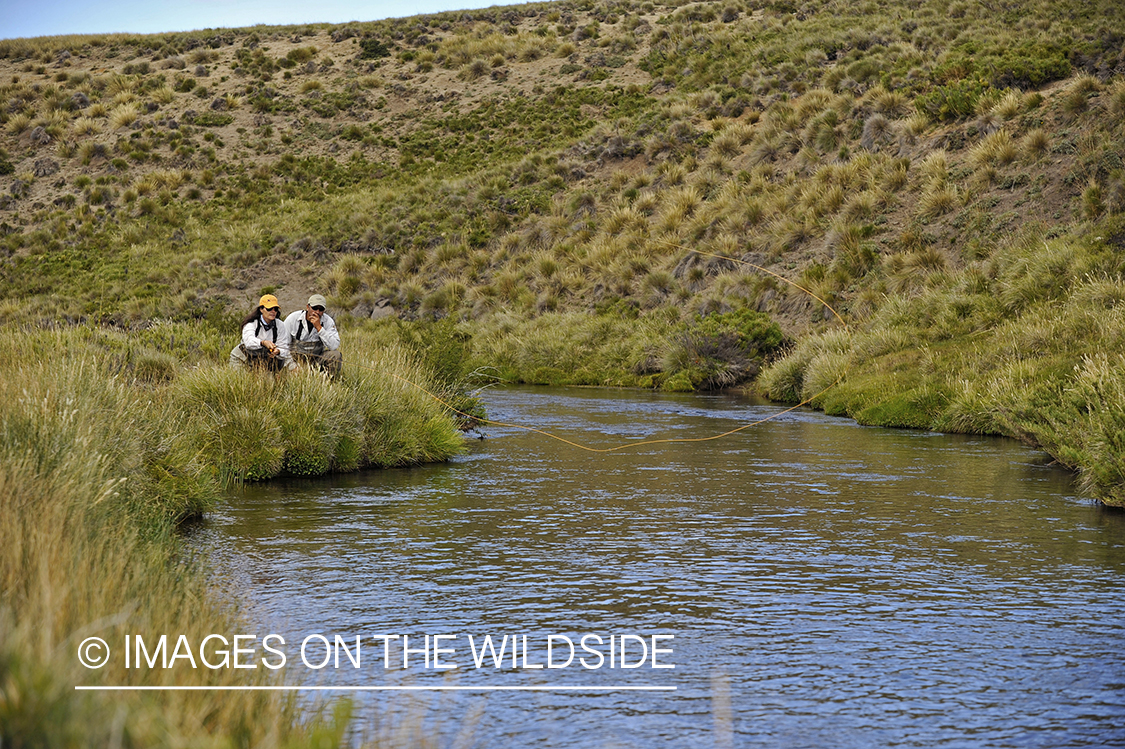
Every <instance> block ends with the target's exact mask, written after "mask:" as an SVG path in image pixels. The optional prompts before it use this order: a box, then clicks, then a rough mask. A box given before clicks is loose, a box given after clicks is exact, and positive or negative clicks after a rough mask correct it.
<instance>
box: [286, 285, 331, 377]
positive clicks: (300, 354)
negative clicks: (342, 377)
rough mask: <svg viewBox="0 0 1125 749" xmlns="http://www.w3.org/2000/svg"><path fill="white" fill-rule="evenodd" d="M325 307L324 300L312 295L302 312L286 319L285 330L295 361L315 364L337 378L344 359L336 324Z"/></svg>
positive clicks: (326, 303)
mask: <svg viewBox="0 0 1125 749" xmlns="http://www.w3.org/2000/svg"><path fill="white" fill-rule="evenodd" d="M327 306H328V301H327V300H326V299H325V298H324V297H322V296H321V295H320V294H313V295H312V296H310V297H309V303H308V304H306V305H305V308H304V309H301V310H297V311H296V312H293V313H292V314H290V315H289V317H287V318H285V328H286V330H288V331H289V335H291V336H292V341H291V342H290V344H289V351H290V353H292V355H293V358H294V360H296V361H298V362H304V363H309V364H315V365H317V366H319V367H320V368H321V369H323V370H324V371H326V372H328V374H329V376H331V377H336V376H337V375H339V374H340V370H341V368H343V366H344V359H343V357H342V356H341V355H340V332H339V331H338V330H336V321H335V320H333V319H332V318H331V317H329V316H328V313H327V312H325V311H324V308H325V307H327Z"/></svg>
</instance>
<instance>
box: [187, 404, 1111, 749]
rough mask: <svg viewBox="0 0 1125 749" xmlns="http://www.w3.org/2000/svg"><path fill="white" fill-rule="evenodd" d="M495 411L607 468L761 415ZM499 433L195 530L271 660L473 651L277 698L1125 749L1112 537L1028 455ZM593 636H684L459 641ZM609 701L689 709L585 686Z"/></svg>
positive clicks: (623, 726) (569, 730) (499, 740)
mask: <svg viewBox="0 0 1125 749" xmlns="http://www.w3.org/2000/svg"><path fill="white" fill-rule="evenodd" d="M486 400H487V402H488V406H489V411H490V416H492V417H493V418H496V419H500V420H504V421H511V422H517V423H522V424H528V425H534V426H536V427H540V428H543V429H548V430H551V431H554V432H558V433H560V434H563V435H566V436H567V437H570V438H572V439H576V440H578V441H582V442H585V443H588V444H591V445H595V446H603V447H605V446H612V445H615V444H620V443H621V442H622V441H624V440H626V439H631V438H650V437H678V438H689V437H701V436H706V435H709V434H714V433H716V432H720V431H723V430H725V429H729V428H731V427H733V426H737V425H739V424H741V423H745V422H749V421H753V420H755V419H757V418H761V417H762V416H765V415H767V414H769V413H772V412H774V411H775V410H777V407H776V406H773V405H769V404H762V403H758V402H755V401H751V400H747V399H742V398H738V397H734V396H667V395H659V394H652V393H646V392H633V391H599V390H585V389H532V388H520V389H509V390H502V391H492V392H490V393H488V394H487V396H486ZM487 434H488V438H487V439H486V440H483V441H475V440H474V441H473V442H472V443H471V445H470V446H469V451H468V453H467V454H466V455H464V456H462V457H460V458H458V459H456V460H453V461H451V462H450V463H448V464H443V465H437V466H426V467H421V468H414V469H407V470H392V471H375V472H369V473H365V474H362V475H352V476H340V477H333V478H331V479H323V480H315V481H294V482H288V483H278V482H274V483H271V484H268V485H264V486H254V487H248V488H247V489H245V490H243V491H240V492H237V493H235V494H234V495H233V496H232V497H231V499H230V501H229V502H227V503H226V504H225V505H224V506H223V507H222V508H221V510H220V511H219V512H217V513H216V514H215V515H214V516H213V517H212V518H211V519H210V520H209V522H208V523H207V524H206V525H205V526H204V527H203V528H202V529H200V530H199V531H198V532H197V533H196V534H195V536H194V539H193V540H194V542H195V543H197V544H198V545H199V547H200V548H202V549H204V550H205V552H206V553H207V554H209V555H210V556H211V558H212V559H213V560H214V563H215V566H216V568H217V570H218V574H219V576H220V577H221V579H222V580H223V581H225V583H224V584H229V585H231V586H232V587H233V588H234V589H235V591H236V593H237V595H239V596H240V597H241V598H242V599H243V600H245V601H247V602H248V603H249V611H248V613H249V616H250V618H251V619H252V620H253V621H254V622H256V623H258V624H259V625H260V626H261V630H260V631H262V632H265V631H272V632H278V633H282V634H284V635H285V636H286V641H287V642H300V640H301V639H302V638H303V637H305V636H306V635H307V634H310V633H322V634H325V635H327V636H328V637H329V638H331V637H333V635H334V634H343V635H347V636H349V637H354V635H356V634H363V635H364V636H372V635H394V634H398V635H402V634H407V635H410V636H411V647H414V646H415V645H418V646H420V644H421V642H422V639H423V638H424V636H425V635H436V634H450V635H458V636H459V639H458V640H457V641H449V642H447V643H446V645H445V646H446V647H449V646H451V645H452V646H453V647H455V648H457V649H456V654H455V656H454V657H453V658H452V659H450V660H452V661H453V662H457V663H460V664H461V665H460V668H458V669H456V670H455V671H452V672H441V673H439V672H435V671H434V670H433V669H432V668H431V669H428V670H427V669H426V668H425V667H424V665H423V663H422V661H421V659H422V657H423V656H422V655H420V654H419V655H415V656H412V658H413V660H412V662H411V668H409V669H407V670H405V671H404V670H402V669H401V668H400V666H401V655H400V653H399V651H398V650H392V651H391V652H392V655H393V656H394V658H393V659H392V660H393V662H392V665H394V666H396V668H392V669H389V670H388V669H385V668H384V667H383V666H384V663H383V662H382V656H383V649H382V645H376V644H375V643H374V641H372V640H368V641H366V642H365V643H364V645H363V647H364V658H365V660H364V662H363V666H362V668H361V669H360V670H354V669H351V668H349V667H348V665H347V664H346V663H345V664H344V667H343V668H340V669H334V668H331V667H329V668H325V669H323V670H320V671H311V670H308V669H304V668H303V667H302V668H299V669H298V668H288V667H287V670H286V675H287V677H288V678H290V680H298V681H304V683H309V684H321V685H357V684H358V685H405V686H425V685H445V686H485V685H501V686H516V685H538V686H547V685H552V686H569V687H583V689H578V690H572V691H535V692H474V691H458V692H425V693H410V694H406V693H387V692H380V693H361V694H359V695H358V696H356V697H355V702H356V714H357V719H356V726H357V730H358V731H359V733H360V734H361V736H367V737H378V736H380V735H386V734H387V732H388V731H390V730H391V729H392V728H396V727H397V729H403V726H406V727H407V728H409V727H410V726H411V725H413V726H414V727H415V728H418V727H421V730H423V731H425V732H426V733H427V734H429V735H432V736H435V737H436V738H437V743H438V744H439V745H443V746H444V745H454V744H457V745H466V746H528V745H532V746H534V745H538V746H562V747H602V746H614V747H650V746H673V747H693V749H694V748H695V747H699V746H779V747H870V746H926V747H929V746H982V747H983V746H997V747H998V746H1045V747H1046V746H1050V747H1059V746H1088V745H1094V746H1106V745H1125V595H1123V593H1125V576H1123V573H1125V516H1123V515H1122V514H1120V513H1116V512H1111V511H1106V510H1104V509H1101V508H1099V507H1097V506H1095V505H1094V504H1093V503H1091V502H1090V501H1089V500H1086V499H1083V498H1080V497H1078V496H1077V495H1076V490H1075V489H1074V487H1073V486H1072V482H1071V477H1070V475H1069V474H1068V473H1066V472H1064V471H1061V470H1059V469H1058V468H1055V467H1051V466H1049V465H1047V463H1048V459H1047V458H1046V456H1044V455H1043V454H1042V453H1038V452H1035V451H1032V450H1029V449H1027V448H1025V447H1022V446H1021V445H1019V444H1018V443H1016V442H1014V441H1010V440H1000V439H992V438H975V437H963V436H948V435H939V434H932V433H925V432H915V431H897V430H886V429H877V428H865V427H860V426H857V425H856V424H854V423H853V422H851V421H849V420H844V419H835V418H831V417H826V416H823V415H821V414H815V413H809V412H797V413H793V414H788V415H785V416H783V417H781V418H780V419H779V420H777V421H773V422H769V423H767V424H763V425H761V426H757V427H754V428H751V429H749V430H747V431H745V432H742V433H740V434H738V435H735V436H732V437H730V438H726V439H723V440H719V441H716V442H702V443H689V444H665V445H654V446H649V447H642V448H639V449H634V450H629V451H625V452H618V453H609V454H596V453H589V452H584V451H581V450H578V449H576V448H574V447H570V446H567V445H565V444H561V443H558V442H555V441H552V440H549V439H547V438H544V437H543V436H540V435H536V434H528V433H524V432H518V431H515V430H509V429H496V428H490V429H488V430H487ZM586 633H594V634H599V635H602V636H603V637H607V638H608V636H609V635H610V634H615V633H617V634H620V633H630V634H634V633H635V634H639V635H644V636H651V635H653V634H665V635H667V634H670V635H674V640H671V641H670V642H671V645H670V647H672V648H673V649H674V654H672V655H671V656H669V657H668V658H667V662H669V663H672V664H674V665H675V669H652V668H651V667H650V666H651V664H648V665H646V666H645V667H642V668H637V669H630V670H622V669H620V668H616V669H610V668H608V667H607V666H605V665H603V667H602V668H598V669H585V668H582V667H581V666H579V665H577V661H575V663H574V664H572V666H570V667H568V668H564V669H556V670H547V669H539V670H535V669H523V668H516V669H512V668H510V663H508V664H507V666H509V667H505V668H503V669H496V668H494V667H491V666H488V667H485V668H481V669H476V668H474V667H473V663H472V659H471V658H470V657H469V656H468V655H467V650H468V643H467V639H466V638H467V636H468V635H474V636H475V637H476V638H477V641H479V639H480V638H481V637H483V636H484V635H486V634H492V635H494V636H497V639H499V637H500V636H502V635H504V634H513V635H521V636H522V635H525V634H526V635H528V636H529V640H530V643H531V644H530V646H529V647H530V648H531V652H532V655H531V657H530V660H529V663H532V664H533V663H535V662H536V660H537V659H539V660H542V656H543V653H542V652H540V650H541V647H540V645H541V643H540V645H537V644H536V643H537V642H539V641H541V640H545V638H546V636H547V635H549V634H563V635H569V636H570V637H571V638H572V639H573V640H575V641H576V642H577V640H578V639H579V638H580V637H581V636H582V635H583V634H586ZM537 638H538V639H537ZM667 642H668V641H666V642H665V644H666V643H667ZM537 648H539V649H538V650H537ZM602 651H603V652H604V653H608V650H607V648H605V647H603V648H602ZM321 652H323V651H321ZM579 654H581V653H579ZM591 660H592V661H593V660H595V659H593V658H591ZM611 686H666V687H675V688H676V689H675V691H667V692H647V691H594V690H592V689H586V687H611ZM403 730H405V729H403ZM458 742H464V743H460V744H458Z"/></svg>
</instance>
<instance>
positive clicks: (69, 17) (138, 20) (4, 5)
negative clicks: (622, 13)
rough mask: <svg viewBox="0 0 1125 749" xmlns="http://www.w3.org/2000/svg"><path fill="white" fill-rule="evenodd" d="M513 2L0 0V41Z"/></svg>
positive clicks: (374, 16)
mask: <svg viewBox="0 0 1125 749" xmlns="http://www.w3.org/2000/svg"><path fill="white" fill-rule="evenodd" d="M518 2H519V0H366V1H365V0H0V39H14V38H19V37H29V36H55V35H58V34H105V33H113V32H119V31H122V32H134V33H140V34H149V33H157V32H162V31H191V30H194V29H206V28H220V27H234V26H253V25H255V24H259V23H264V24H270V25H285V24H296V23H345V22H347V21H376V20H379V19H381V18H401V17H403V16H413V15H418V14H419V13H436V12H438V11H443V10H467V9H470V8H488V7H491V6H493V5H513V4H516V3H518Z"/></svg>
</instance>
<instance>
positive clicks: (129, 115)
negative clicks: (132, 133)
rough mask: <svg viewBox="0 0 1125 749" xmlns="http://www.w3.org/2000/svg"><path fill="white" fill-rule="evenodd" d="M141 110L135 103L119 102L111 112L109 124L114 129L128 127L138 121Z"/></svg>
mask: <svg viewBox="0 0 1125 749" xmlns="http://www.w3.org/2000/svg"><path fill="white" fill-rule="evenodd" d="M139 115H140V110H139V109H138V108H137V106H136V105H135V104H119V105H118V106H116V107H114V108H113V109H111V110H110V112H109V125H110V127H112V128H113V129H114V130H120V129H121V128H123V127H128V126H129V125H132V124H133V123H134V122H136V121H137V117H138V116H139Z"/></svg>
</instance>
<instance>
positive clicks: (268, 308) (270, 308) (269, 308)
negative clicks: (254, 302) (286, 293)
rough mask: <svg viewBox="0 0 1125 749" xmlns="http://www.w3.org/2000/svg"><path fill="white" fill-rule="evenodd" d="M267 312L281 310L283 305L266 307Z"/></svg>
mask: <svg viewBox="0 0 1125 749" xmlns="http://www.w3.org/2000/svg"><path fill="white" fill-rule="evenodd" d="M266 312H278V313H280V312H281V307H266Z"/></svg>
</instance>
